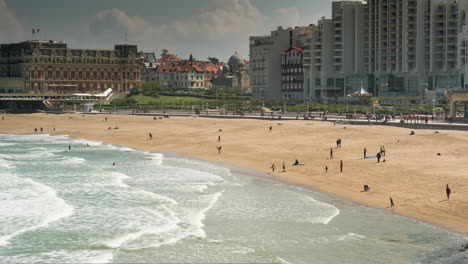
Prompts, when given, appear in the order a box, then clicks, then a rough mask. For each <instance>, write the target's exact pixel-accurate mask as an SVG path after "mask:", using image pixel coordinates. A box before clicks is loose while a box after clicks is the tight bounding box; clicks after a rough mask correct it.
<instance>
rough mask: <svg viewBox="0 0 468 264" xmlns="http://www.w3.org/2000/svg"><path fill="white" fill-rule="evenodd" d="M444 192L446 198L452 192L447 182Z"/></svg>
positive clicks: (448, 198) (448, 197)
mask: <svg viewBox="0 0 468 264" xmlns="http://www.w3.org/2000/svg"><path fill="white" fill-rule="evenodd" d="M445 193H446V194H447V200H450V194H451V193H452V190H451V189H450V187H449V185H448V184H447V187H446V188H445Z"/></svg>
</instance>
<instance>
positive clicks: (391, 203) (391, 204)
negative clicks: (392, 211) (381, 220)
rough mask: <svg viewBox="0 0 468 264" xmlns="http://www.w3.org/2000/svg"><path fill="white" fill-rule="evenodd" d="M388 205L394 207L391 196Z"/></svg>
mask: <svg viewBox="0 0 468 264" xmlns="http://www.w3.org/2000/svg"><path fill="white" fill-rule="evenodd" d="M390 207H395V204H394V203H393V199H392V197H390Z"/></svg>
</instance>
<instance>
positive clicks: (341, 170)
mask: <svg viewBox="0 0 468 264" xmlns="http://www.w3.org/2000/svg"><path fill="white" fill-rule="evenodd" d="M340 172H343V160H340Z"/></svg>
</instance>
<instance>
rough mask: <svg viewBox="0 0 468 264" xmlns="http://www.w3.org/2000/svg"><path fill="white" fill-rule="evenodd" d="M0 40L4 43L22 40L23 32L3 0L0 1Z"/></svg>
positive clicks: (19, 23) (17, 20)
mask: <svg viewBox="0 0 468 264" xmlns="http://www.w3.org/2000/svg"><path fill="white" fill-rule="evenodd" d="M0 25H1V26H0V38H1V39H2V41H4V42H16V41H22V40H24V35H25V34H24V30H23V26H22V24H21V22H20V21H19V19H18V18H17V17H16V15H15V13H13V11H11V10H10V8H8V5H7V4H6V2H5V0H0Z"/></svg>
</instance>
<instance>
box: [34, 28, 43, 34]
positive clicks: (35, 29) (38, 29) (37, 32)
mask: <svg viewBox="0 0 468 264" xmlns="http://www.w3.org/2000/svg"><path fill="white" fill-rule="evenodd" d="M40 30H41V29H40V28H33V29H32V33H33V34H39V31H40Z"/></svg>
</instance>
